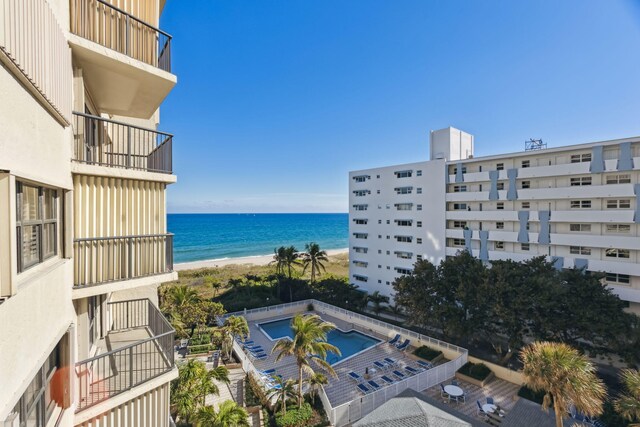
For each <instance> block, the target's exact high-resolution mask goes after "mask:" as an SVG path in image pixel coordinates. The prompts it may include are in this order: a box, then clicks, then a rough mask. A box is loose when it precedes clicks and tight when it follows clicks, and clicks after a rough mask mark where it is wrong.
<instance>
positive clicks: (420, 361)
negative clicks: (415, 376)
mask: <svg viewBox="0 0 640 427" xmlns="http://www.w3.org/2000/svg"><path fill="white" fill-rule="evenodd" d="M416 363H417V364H418V365H420V366H422V367H423V368H424V369H431V368H433V364H431V363H429V362H425V361H424V360H418V361H417V362H416Z"/></svg>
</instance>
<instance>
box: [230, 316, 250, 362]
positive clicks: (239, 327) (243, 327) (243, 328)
mask: <svg viewBox="0 0 640 427" xmlns="http://www.w3.org/2000/svg"><path fill="white" fill-rule="evenodd" d="M224 328H225V330H226V332H227V334H228V335H227V336H228V337H230V338H231V345H229V349H228V353H227V357H228V358H231V349H232V348H233V340H235V339H236V338H237V337H243V338H246V337H248V336H249V325H248V324H247V319H245V318H244V317H242V316H229V317H227V320H225V321H224Z"/></svg>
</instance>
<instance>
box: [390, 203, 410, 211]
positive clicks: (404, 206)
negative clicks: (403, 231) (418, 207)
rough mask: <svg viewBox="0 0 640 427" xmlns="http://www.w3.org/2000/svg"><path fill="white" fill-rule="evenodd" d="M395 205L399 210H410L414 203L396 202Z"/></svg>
mask: <svg viewBox="0 0 640 427" xmlns="http://www.w3.org/2000/svg"><path fill="white" fill-rule="evenodd" d="M394 206H395V207H396V210H399V211H410V210H411V209H412V208H413V203H396V204H395V205H394Z"/></svg>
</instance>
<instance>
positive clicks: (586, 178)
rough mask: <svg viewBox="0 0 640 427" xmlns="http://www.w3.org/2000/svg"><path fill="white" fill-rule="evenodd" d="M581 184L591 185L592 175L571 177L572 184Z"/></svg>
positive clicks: (573, 185) (575, 185) (574, 185)
mask: <svg viewBox="0 0 640 427" xmlns="http://www.w3.org/2000/svg"><path fill="white" fill-rule="evenodd" d="M580 185H591V177H590V176H582V177H577V178H571V186H572V187H577V186H580Z"/></svg>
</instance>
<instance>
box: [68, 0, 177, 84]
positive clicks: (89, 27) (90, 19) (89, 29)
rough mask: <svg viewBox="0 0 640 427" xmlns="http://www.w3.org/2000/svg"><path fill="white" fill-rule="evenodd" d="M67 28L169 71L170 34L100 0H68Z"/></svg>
mask: <svg viewBox="0 0 640 427" xmlns="http://www.w3.org/2000/svg"><path fill="white" fill-rule="evenodd" d="M71 32H72V33H74V34H77V35H78V36H80V37H83V38H85V39H88V40H91V41H92V42H95V43H98V44H100V45H102V46H104V47H107V48H109V49H113V50H115V51H117V52H120V53H123V54H125V55H127V56H130V57H132V58H134V59H137V60H139V61H142V62H145V63H147V64H149V65H153V66H154V67H157V68H160V69H161V70H164V71H168V72H171V35H169V34H168V33H165V32H164V31H162V30H160V29H158V28H156V27H154V26H152V25H149V24H147V23H146V22H144V21H142V20H141V19H139V18H136V17H135V16H133V15H131V14H130V13H127V12H125V11H124V10H122V9H120V8H117V7H115V6H112V5H110V4H109V3H107V2H105V1H104V0H71Z"/></svg>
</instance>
